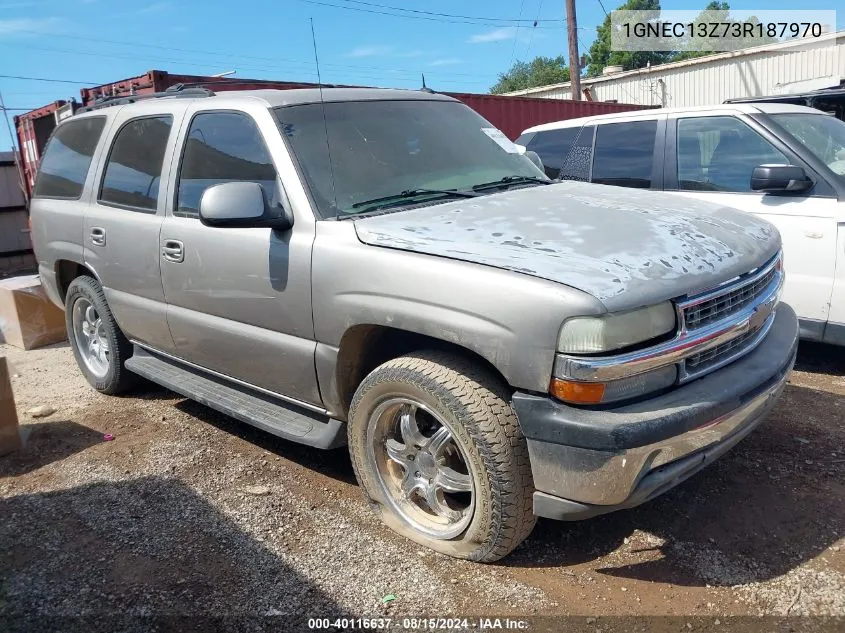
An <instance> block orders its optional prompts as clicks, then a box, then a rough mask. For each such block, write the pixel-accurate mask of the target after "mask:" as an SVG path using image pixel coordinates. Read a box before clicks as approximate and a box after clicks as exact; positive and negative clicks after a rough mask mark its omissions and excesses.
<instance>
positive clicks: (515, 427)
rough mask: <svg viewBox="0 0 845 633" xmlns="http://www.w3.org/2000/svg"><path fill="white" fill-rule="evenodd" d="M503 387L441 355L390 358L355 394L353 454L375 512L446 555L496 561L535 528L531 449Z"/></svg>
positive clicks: (351, 416) (351, 423) (351, 425)
mask: <svg viewBox="0 0 845 633" xmlns="http://www.w3.org/2000/svg"><path fill="white" fill-rule="evenodd" d="M509 399H510V398H509V394H508V393H507V390H506V388H505V387H504V386H503V385H502V384H501V382H500V381H499V380H497V379H496V378H495V377H494V376H492V375H490V374H489V373H488V372H487V371H485V370H483V369H482V368H479V367H478V365H477V364H476V363H473V362H472V361H470V360H467V359H465V358H462V357H460V356H457V355H454V354H449V353H443V352H418V353H414V354H409V355H407V356H402V357H400V358H396V359H394V360H391V361H388V362H386V363H384V364H383V365H381V366H380V367H378V368H376V369H375V370H374V371H373V372H372V373H370V374H369V375H368V376H367V377H366V378H365V379H364V380H363V382H362V383H361V385H360V386H359V387H358V390H357V391H356V393H355V395H354V397H353V400H352V406H351V408H350V414H349V424H348V433H349V450H350V453H351V456H352V463H353V466H354V468H355V474H356V477H357V478H358V482H359V483H360V484H361V487H362V489H363V491H364V494H365V496H366V498H367V499H368V500H369V501H370V502H371V505H372V507H373V509H374V510H375V511H376V512H378V513H379V514H380V515H381V517H382V519H383V520H384V521H385V523H386V524H387V525H388V526H389V527H390V528H391V529H393V530H394V531H396V532H398V533H399V534H402V535H403V536H406V537H407V538H410V539H411V540H413V541H415V542H417V543H419V544H420V545H423V546H425V547H429V548H431V549H434V550H436V551H438V552H441V553H443V554H448V555H449V556H454V557H456V558H464V559H468V560H473V561H479V562H493V561H496V560H499V559H500V558H502V557H504V556H506V555H507V554H509V553H510V552H511V551H512V550H513V549H514V548H515V547H517V545H519V544H520V543H521V542H522V541H523V540H524V539H525V538H526V537H527V536H528V535H529V534H530V533H531V530H532V529H533V528H534V524H535V522H536V518H535V516H534V514H533V507H532V495H533V492H534V485H533V478H532V476H531V466H530V463H529V459H528V448H527V445H526V442H525V438H524V437H523V435H522V432H521V431H520V428H519V424H518V422H517V418H516V415H515V414H514V412H513V409H512V408H511V406H510V404H509V402H508V401H509Z"/></svg>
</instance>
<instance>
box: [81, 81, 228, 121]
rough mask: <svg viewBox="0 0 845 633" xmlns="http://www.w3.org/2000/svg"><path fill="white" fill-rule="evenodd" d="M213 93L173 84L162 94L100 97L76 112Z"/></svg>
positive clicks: (206, 89) (210, 95) (206, 95)
mask: <svg viewBox="0 0 845 633" xmlns="http://www.w3.org/2000/svg"><path fill="white" fill-rule="evenodd" d="M214 94H215V93H214V92H212V91H211V90H209V89H208V88H186V87H185V85H184V84H175V85H173V86H170V87H169V88H167V89H166V90H164V91H163V92H153V93H150V94H146V95H124V96H114V97H100V98H99V99H97V100H95V101H94V103H92V104H91V105H88V106H85V107H83V108H79V109H78V110H77V111H76V112H77V114H78V113H81V112H91V111H92V110H99V109H101V108H108V107H111V106H118V105H126V104H127V103H135V102H136V101H141V100H144V99H158V98H162V97H171V98H173V97H213V96H214Z"/></svg>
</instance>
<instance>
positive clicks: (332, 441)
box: [126, 345, 346, 448]
mask: <svg viewBox="0 0 845 633" xmlns="http://www.w3.org/2000/svg"><path fill="white" fill-rule="evenodd" d="M126 369H128V370H130V371H132V372H133V373H136V374H138V375H139V376H143V377H144V378H146V379H147V380H151V381H152V382H154V383H157V384H159V385H161V386H162V387H166V388H167V389H170V390H171V391H175V392H176V393H178V394H180V395H183V396H185V397H186V398H190V399H191V400H196V401H197V402H199V403H201V404H204V405H205V406H207V407H210V408H212V409H215V410H217V411H220V412H221V413H225V414H226V415H229V416H231V417H233V418H237V419H238V420H240V421H241V422H246V423H247V424H251V425H253V426H256V427H258V428H259V429H263V430H264V431H267V432H268V433H272V434H273V435H276V436H278V437H281V438H284V439H286V440H291V441H294V442H299V443H300V444H307V445H308V446H314V447H316V448H336V447H338V446H343V445H344V444H346V425H345V424H344V423H343V422H341V421H340V420H335V419H333V418H330V417H328V416H326V415H320V414H319V413H314V412H312V411H308V410H307V409H304V408H302V407H298V406H296V405H295V404H290V403H287V402H284V401H282V400H280V399H278V398H274V397H272V396H269V395H266V394H263V393H260V392H257V391H254V390H252V389H249V388H247V387H240V386H237V385H233V384H232V383H231V382H230V381H228V380H226V379H225V378H218V377H217V376H212V375H211V374H208V373H205V372H203V371H202V370H199V369H195V368H193V367H189V366H187V365H183V364H182V363H179V362H177V361H174V360H171V359H169V358H165V357H163V356H159V355H157V354H154V353H152V352H149V351H147V350H145V349H144V348H142V347H139V346H138V345H135V350H134V353H133V355H132V357H131V358H128V359H127V360H126Z"/></svg>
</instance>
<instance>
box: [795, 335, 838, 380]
mask: <svg viewBox="0 0 845 633" xmlns="http://www.w3.org/2000/svg"><path fill="white" fill-rule="evenodd" d="M795 369H796V370H798V371H809V372H814V373H817V374H827V375H828V376H845V348H843V347H839V346H837V345H825V344H824V343H812V342H810V341H801V344H800V345H799V346H798V358H797V359H796V361H795Z"/></svg>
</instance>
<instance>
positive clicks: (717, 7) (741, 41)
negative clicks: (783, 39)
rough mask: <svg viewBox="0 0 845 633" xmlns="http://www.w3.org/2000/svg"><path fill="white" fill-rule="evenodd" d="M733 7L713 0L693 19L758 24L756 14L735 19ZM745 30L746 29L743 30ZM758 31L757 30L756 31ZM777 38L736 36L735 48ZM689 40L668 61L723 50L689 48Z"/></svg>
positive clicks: (765, 42)
mask: <svg viewBox="0 0 845 633" xmlns="http://www.w3.org/2000/svg"><path fill="white" fill-rule="evenodd" d="M730 10H731V7H730V5H729V4H728V3H727V2H723V1H719V0H713V1H712V2H710V4H708V5H707V6H706V7H705V8H704V10H703V11H702V12H701V13H699V14H698V17H697V18H696V19H695V20H694V21H693V23H694V24H699V23H702V22H704V23H708V22H731V23H737V24H757V23H759V20H758V19H757V17H755V16H751V17H750V18H748V19H747V20H744V21H742V22H740V21H739V20H735V19H733V18H732V17H731V16H730V13H729V12H730ZM743 32H744V31H743ZM755 32H756V31H755ZM776 41H777V39H776V38H773V37H768V36H764V37H762V38H760V37H751V38H749V37H740V38H734V40H733V41H732V44H733V50H739V49H741V48H748V47H749V46H760V45H762V44H770V43H772V42H776ZM688 45H689V44H688V42H681V43H680V50H679V51H677V52H675V53H672V55H671V57H670V59H669V60H668V61H673V62H678V61H681V60H684V59H693V58H696V57H704V56H706V55H713V54H714V53H718V52H721V51H714V50H700V49H698V50H689V49H688V48H687V46H688Z"/></svg>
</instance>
